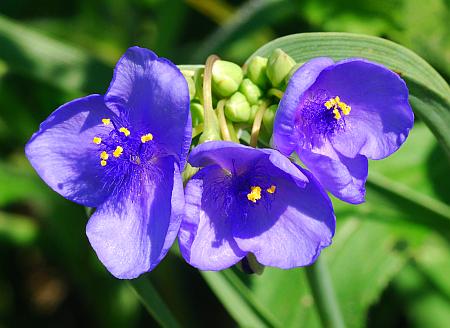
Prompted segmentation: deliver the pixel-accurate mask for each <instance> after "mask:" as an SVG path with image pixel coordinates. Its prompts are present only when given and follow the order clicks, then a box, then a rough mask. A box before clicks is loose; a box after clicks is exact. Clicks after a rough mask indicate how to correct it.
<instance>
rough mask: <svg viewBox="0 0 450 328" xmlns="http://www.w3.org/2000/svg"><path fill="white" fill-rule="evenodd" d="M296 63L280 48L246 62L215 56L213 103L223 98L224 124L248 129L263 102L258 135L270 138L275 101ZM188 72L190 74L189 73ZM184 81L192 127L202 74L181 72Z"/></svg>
mask: <svg viewBox="0 0 450 328" xmlns="http://www.w3.org/2000/svg"><path fill="white" fill-rule="evenodd" d="M299 66H300V65H298V64H296V62H295V61H294V60H293V59H292V58H291V57H290V56H289V55H288V54H286V53H285V52H284V51H282V50H281V49H276V50H274V51H273V52H272V54H271V55H270V56H269V57H268V58H265V57H260V56H255V57H253V58H252V59H251V60H250V61H249V62H248V63H247V65H245V66H244V67H243V68H241V67H240V66H239V65H237V64H235V63H232V62H229V61H225V60H217V61H216V62H214V64H213V66H212V77H211V86H212V97H213V106H214V107H216V106H217V104H218V101H219V100H224V107H223V109H224V114H225V118H226V120H227V124H228V123H231V124H233V125H238V127H239V128H240V129H246V128H247V129H251V126H252V124H253V121H254V119H255V116H256V113H257V111H258V110H259V109H260V108H261V107H262V106H264V107H265V108H266V109H265V112H264V115H263V119H262V129H261V138H263V139H266V140H264V141H266V142H267V143H268V142H269V140H270V137H271V135H272V130H273V121H274V117H275V113H276V110H277V108H278V103H279V100H280V98H281V96H282V95H283V92H284V90H285V88H286V85H287V82H288V80H289V78H290V77H291V76H292V74H293V73H294V72H295V70H296V69H298V68H299ZM189 73H190V74H189ZM183 74H184V76H185V78H186V80H187V81H188V86H189V93H190V96H191V113H192V124H193V126H194V128H195V127H196V126H197V125H199V124H202V123H203V106H202V97H203V95H202V78H203V77H202V74H201V73H200V74H199V73H198V72H197V73H196V74H194V73H192V72H183Z"/></svg>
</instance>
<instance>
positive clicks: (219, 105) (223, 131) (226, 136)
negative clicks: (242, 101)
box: [217, 99, 232, 141]
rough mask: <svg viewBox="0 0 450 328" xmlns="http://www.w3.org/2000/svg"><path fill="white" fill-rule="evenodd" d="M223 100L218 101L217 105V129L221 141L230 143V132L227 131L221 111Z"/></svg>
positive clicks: (225, 121) (223, 114) (223, 104)
mask: <svg viewBox="0 0 450 328" xmlns="http://www.w3.org/2000/svg"><path fill="white" fill-rule="evenodd" d="M225 102H226V100H225V99H222V100H219V102H218V103H217V117H218V119H219V127H220V133H221V135H222V139H223V140H225V141H232V140H231V136H230V131H229V130H228V125H227V120H226V118H225V113H224V111H223V107H224V106H225Z"/></svg>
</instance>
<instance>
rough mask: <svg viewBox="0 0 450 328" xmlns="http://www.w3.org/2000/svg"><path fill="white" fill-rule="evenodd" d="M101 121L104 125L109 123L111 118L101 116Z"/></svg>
mask: <svg viewBox="0 0 450 328" xmlns="http://www.w3.org/2000/svg"><path fill="white" fill-rule="evenodd" d="M102 123H103V124H105V125H108V124H109V123H111V119H109V118H103V119H102Z"/></svg>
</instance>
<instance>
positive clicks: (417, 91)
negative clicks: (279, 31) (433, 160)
mask: <svg viewBox="0 0 450 328" xmlns="http://www.w3.org/2000/svg"><path fill="white" fill-rule="evenodd" d="M276 48H281V49H283V50H284V51H285V52H287V53H288V54H289V55H290V56H292V58H294V59H295V60H296V61H297V62H305V61H307V60H309V59H311V58H314V57H320V56H328V57H331V58H333V59H336V60H338V59H343V58H349V57H362V58H367V59H370V60H373V61H376V62H379V63H381V64H384V65H386V66H387V67H389V68H390V69H392V70H394V71H395V72H397V73H399V74H400V75H401V76H402V77H403V78H405V80H406V81H407V82H408V86H409V87H410V94H411V98H410V100H411V104H412V105H413V107H414V110H415V113H416V114H417V115H418V116H420V118H422V119H423V120H424V121H425V123H427V125H428V126H429V127H430V129H431V131H433V133H434V134H435V135H436V137H437V138H438V140H439V141H440V142H441V144H442V145H443V147H444V149H445V151H446V152H447V155H448V156H449V157H450V87H449V86H448V84H447V83H446V82H445V80H444V79H443V78H442V77H441V76H440V75H439V74H438V73H437V72H436V71H435V70H434V69H433V68H432V67H431V66H430V65H429V64H428V63H427V62H426V61H425V60H423V59H422V58H421V57H419V56H418V55H416V54H415V53H414V52H412V51H411V50H409V49H406V48H404V47H402V46H400V45H398V44H396V43H393V42H391V41H387V40H384V39H381V38H377V37H372V36H365V35H357V34H350V33H304V34H293V35H289V36H286V37H282V38H279V39H276V40H274V41H272V42H270V43H268V44H266V45H265V46H263V47H261V48H260V49H258V50H257V51H256V52H255V53H254V54H253V55H252V57H253V56H257V55H258V56H265V57H267V56H269V54H270V53H271V52H272V51H273V50H274V49H276ZM250 58H251V57H250Z"/></svg>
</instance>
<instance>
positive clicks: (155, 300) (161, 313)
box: [129, 277, 181, 328]
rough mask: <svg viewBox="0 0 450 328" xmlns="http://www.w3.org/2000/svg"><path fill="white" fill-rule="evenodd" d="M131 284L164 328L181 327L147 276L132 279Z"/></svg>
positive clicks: (147, 308)
mask: <svg viewBox="0 0 450 328" xmlns="http://www.w3.org/2000/svg"><path fill="white" fill-rule="evenodd" d="M129 286H130V288H131V289H132V290H133V292H134V293H135V294H136V296H137V297H138V298H139V300H140V301H141V303H142V304H143V305H144V306H145V308H146V310H147V311H148V312H149V313H150V314H151V316H152V317H153V318H154V319H155V320H156V321H157V322H158V323H159V324H160V325H161V326H162V327H164V328H166V327H167V328H178V327H181V326H180V325H179V324H178V322H177V320H176V318H175V317H174V316H173V315H172V313H171V312H170V310H169V308H168V307H167V305H166V304H165V303H164V301H163V299H162V298H161V296H159V294H158V292H157V291H156V289H155V288H154V287H153V285H152V284H151V282H150V281H149V280H148V279H147V278H146V277H141V278H138V279H134V280H130V281H129Z"/></svg>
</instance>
